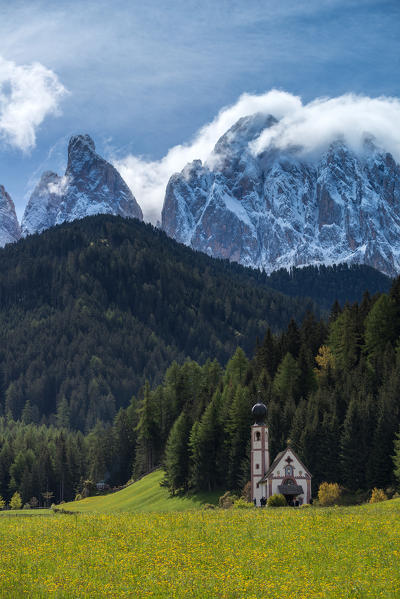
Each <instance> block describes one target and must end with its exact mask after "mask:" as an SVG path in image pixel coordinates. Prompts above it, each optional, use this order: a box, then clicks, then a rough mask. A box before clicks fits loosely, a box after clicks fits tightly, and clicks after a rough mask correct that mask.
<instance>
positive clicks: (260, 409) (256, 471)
mask: <svg viewBox="0 0 400 599" xmlns="http://www.w3.org/2000/svg"><path fill="white" fill-rule="evenodd" d="M251 413H252V415H253V417H254V420H255V422H254V424H253V425H252V427H251V494H252V497H251V498H252V500H254V499H255V500H256V504H257V505H258V506H259V505H260V499H261V497H262V496H263V493H264V489H263V485H260V484H259V483H260V480H261V479H262V478H263V477H264V475H265V474H266V472H267V471H268V469H269V438H268V427H267V425H266V417H267V407H266V406H265V405H264V404H263V403H256V404H255V406H253V409H252V411H251Z"/></svg>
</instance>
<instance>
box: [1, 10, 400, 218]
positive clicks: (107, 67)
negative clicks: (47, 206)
mask: <svg viewBox="0 0 400 599" xmlns="http://www.w3.org/2000/svg"><path fill="white" fill-rule="evenodd" d="M0 24H1V35H0V184H3V185H4V186H5V188H6V189H7V191H8V192H9V193H10V195H11V196H12V198H13V200H14V202H15V205H16V209H17V213H18V215H19V216H20V217H21V215H22V212H23V209H24V207H25V205H26V202H27V197H28V195H29V193H30V191H31V190H32V186H33V185H34V184H35V182H36V181H37V179H38V177H39V176H40V174H41V173H42V172H43V170H48V169H49V168H51V169H55V170H57V171H58V172H59V173H60V174H62V169H63V168H65V162H66V145H67V142H68V139H69V137H70V136H71V135H72V134H76V133H89V135H91V136H92V138H93V139H94V141H95V143H96V148H97V150H98V152H99V153H100V154H101V155H103V156H104V157H106V158H107V159H109V160H111V161H113V163H114V164H116V165H117V166H118V168H119V169H120V171H121V173H122V175H123V176H124V177H125V178H126V180H127V182H128V184H129V185H130V186H131V187H132V191H133V193H134V195H135V196H136V199H137V200H138V202H139V204H140V205H141V206H142V209H143V211H144V214H145V218H146V219H147V220H152V221H153V222H154V221H156V219H157V218H158V216H159V211H160V203H162V193H163V188H164V187H165V183H166V181H167V180H168V177H169V176H170V175H171V174H172V173H173V172H175V170H180V169H181V168H183V166H184V164H185V163H186V162H187V161H189V160H192V159H194V158H196V157H199V158H201V159H203V160H204V159H205V158H206V157H207V153H208V152H209V151H210V148H212V145H213V143H215V141H216V140H217V137H218V135H219V134H221V133H223V132H224V131H223V127H225V126H228V125H229V126H230V124H233V122H232V121H233V119H234V118H236V117H238V116H239V117H240V116H242V115H244V114H245V113H246V111H247V112H248V111H250V112H251V110H259V109H260V106H261V108H262V110H267V108H268V109H269V108H270V106H271V105H273V107H274V108H275V109H276V112H277V113H278V112H279V113H280V114H281V116H282V117H284V118H285V119H286V120H285V121H284V124H283V125H282V126H285V127H286V129H285V131H284V134H285V135H286V137H287V138H289V139H292V137H293V135H294V137H296V135H297V136H299V135H301V134H302V131H303V132H304V123H306V124H307V123H310V122H311V119H312V121H313V123H314V129H315V130H316V131H317V130H319V125H320V124H321V123H324V126H325V123H327V122H328V123H329V127H330V129H329V130H332V129H335V127H334V126H333V125H334V123H335V121H336V120H337V119H338V118H339V119H341V118H342V116H343V114H344V113H343V107H344V106H347V107H348V106H350V107H351V110H347V113H346V115H347V116H346V119H347V120H346V119H345V120H344V121H343V122H344V123H345V126H346V127H348V126H350V125H351V123H352V121H353V117H352V115H355V116H356V117H357V119H358V120H357V122H359V123H361V122H363V121H364V119H367V120H368V119H369V121H371V122H372V121H373V124H374V126H375V128H378V129H379V127H380V128H381V129H382V128H383V129H384V130H385V131H387V135H388V136H389V137H390V135H391V132H390V122H392V121H394V125H395V124H396V126H397V123H400V119H399V120H398V117H399V115H400V112H399V106H398V101H397V100H396V98H399V97H400V78H399V76H398V74H399V66H400V36H399V35H398V32H399V31H400V2H398V0H395V1H386V0H378V1H372V0H355V1H353V0H318V1H315V0H307V1H305V0H304V1H300V0H293V1H292V0H281V1H280V2H279V3H277V2H276V0H273V1H272V0H260V1H258V0H247V1H246V2H243V1H242V0H240V1H236V0H229V1H228V0H226V1H225V0H213V1H212V2H211V1H209V0H203V1H202V2H197V1H194V0H170V1H169V2H168V3H166V2H164V1H163V2H161V1H158V0H147V1H146V2H145V3H143V2H139V1H137V0H130V1H129V0H124V1H121V0H113V2H112V3H110V2H109V1H107V2H106V1H104V0H95V1H92V0H85V2H84V3H82V2H78V1H67V2H66V1H63V0H58V1H57V2H55V1H54V0H53V1H48V0H47V1H46V0H42V1H38V0H29V1H27V0H25V1H18V0H13V2H9V0H7V1H5V0H0ZM271 90H274V91H271ZM328 98H330V99H332V100H328ZM376 98H380V102H381V103H380V104H379V103H378V104H377V103H376ZM393 98H394V100H393ZM374 102H375V103H374ZM315 107H317V110H316V109H315ZM328 112H329V119H324V120H320V121H318V118H320V119H321V118H322V117H321V115H325V114H327V113H328ZM316 115H317V117H318V118H317V120H315V116H316ZM371 115H372V116H371ZM383 117H385V119H384V120H385V122H384V123H383V121H382V119H383ZM299 119H300V121H302V123H303V129H302V128H301V124H302V123H300V126H299ZM307 119H308V120H307ZM379 119H380V120H379ZM381 121H382V123H383V124H382V126H381V124H380V123H381ZM318 123H319V124H318ZM289 125H290V127H289ZM360 126H361V125H360ZM398 129H399V130H400V127H399V128H398ZM281 134H282V135H283V133H282V132H281ZM314 137H315V132H314ZM389 141H390V140H389ZM261 142H262V143H267V140H266V139H265V138H264V140H261V141H260V143H261ZM392 142H393V147H396V143H398V142H399V139H394V140H392ZM255 151H256V150H255ZM196 153H197V154H198V155H196Z"/></svg>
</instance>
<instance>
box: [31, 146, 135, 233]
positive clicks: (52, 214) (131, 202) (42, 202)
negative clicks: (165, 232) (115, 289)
mask: <svg viewBox="0 0 400 599" xmlns="http://www.w3.org/2000/svg"><path fill="white" fill-rule="evenodd" d="M93 214H115V215H119V216H123V217H132V218H133V217H135V218H139V219H140V220H142V219H143V215H142V211H141V209H140V206H139V205H138V203H137V202H136V199H135V198H134V196H133V194H132V192H131V191H130V189H129V188H128V186H127V185H126V183H125V181H124V180H123V179H122V177H121V175H120V174H119V173H118V172H117V171H116V170H115V168H114V167H113V166H112V165H111V164H109V163H108V162H107V161H106V160H104V159H103V158H101V157H100V156H99V155H98V154H97V153H96V151H95V145H94V142H93V140H92V139H91V138H90V137H89V136H88V135H76V136H74V137H72V138H71V140H70V142H69V145H68V165H67V170H66V171H65V175H64V176H63V177H59V176H58V175H56V174H55V173H51V172H46V173H44V174H43V176H42V178H41V180H40V182H39V184H38V185H37V187H36V188H35V190H34V191H33V193H32V195H31V197H30V199H29V202H28V204H27V207H26V209H25V213H24V216H23V219H22V225H21V226H22V233H23V235H27V234H30V233H36V232H41V231H43V230H44V229H48V228H49V227H52V226H54V225H57V224H60V223H63V222H65V221H73V220H76V219H79V218H84V217H85V216H90V215H93Z"/></svg>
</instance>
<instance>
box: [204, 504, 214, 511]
mask: <svg viewBox="0 0 400 599" xmlns="http://www.w3.org/2000/svg"><path fill="white" fill-rule="evenodd" d="M215 507H216V506H215V505H214V504H213V503H205V504H204V505H203V510H215Z"/></svg>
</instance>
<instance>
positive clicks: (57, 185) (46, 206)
mask: <svg viewBox="0 0 400 599" xmlns="http://www.w3.org/2000/svg"><path fill="white" fill-rule="evenodd" d="M65 184H66V178H64V177H59V176H58V175H57V174H56V173H52V172H51V171H46V172H45V173H43V175H42V177H41V179H40V181H39V183H38V184H37V185H36V187H35V189H34V190H33V192H32V195H31V197H30V198H29V202H28V204H27V206H26V208H25V213H24V217H23V219H22V224H21V229H22V235H24V236H25V235H31V234H32V233H41V232H42V231H44V230H45V229H48V228H49V227H53V226H54V225H55V223H56V219H57V214H58V211H59V209H60V204H61V197H62V193H63V191H64V189H65V186H66V185H65Z"/></svg>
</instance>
